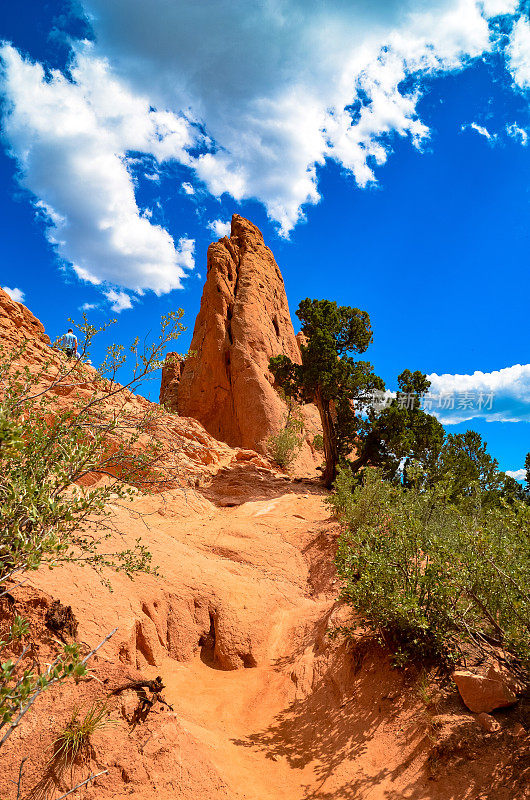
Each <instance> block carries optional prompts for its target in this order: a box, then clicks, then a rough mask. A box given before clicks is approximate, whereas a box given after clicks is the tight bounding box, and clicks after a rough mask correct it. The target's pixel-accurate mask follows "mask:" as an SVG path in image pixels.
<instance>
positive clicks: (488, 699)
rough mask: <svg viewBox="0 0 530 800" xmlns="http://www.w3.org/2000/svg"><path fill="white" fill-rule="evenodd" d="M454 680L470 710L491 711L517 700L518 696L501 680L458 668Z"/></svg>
mask: <svg viewBox="0 0 530 800" xmlns="http://www.w3.org/2000/svg"><path fill="white" fill-rule="evenodd" d="M453 680H454V682H455V683H456V685H457V688H458V691H459V692H460V696H461V698H462V700H463V701H464V703H465V704H466V706H467V707H468V708H469V710H470V711H474V712H475V713H476V714H480V713H482V712H483V711H485V712H486V713H489V712H490V711H494V710H495V709H496V708H505V707H506V706H511V705H513V704H514V703H516V702H517V696H516V694H515V693H514V692H512V690H511V689H509V688H508V686H506V685H505V683H504V682H503V681H501V680H496V679H493V678H488V677H484V675H475V674H474V673H473V672H470V671H469V670H464V669H462V670H456V671H455V672H453Z"/></svg>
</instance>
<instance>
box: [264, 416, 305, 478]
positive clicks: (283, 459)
mask: <svg viewBox="0 0 530 800" xmlns="http://www.w3.org/2000/svg"><path fill="white" fill-rule="evenodd" d="M303 432H304V423H303V420H302V417H301V415H300V413H299V411H298V410H293V409H290V410H289V414H288V417H287V420H286V422H285V426H284V427H283V428H282V430H281V431H279V432H278V433H276V434H274V435H273V436H271V437H269V440H268V442H267V450H268V453H269V455H270V457H271V458H272V460H273V461H274V463H275V464H277V465H278V466H279V467H281V468H282V469H286V468H287V467H288V466H289V465H290V464H292V462H293V461H294V460H295V458H296V456H297V455H298V453H299V452H300V448H301V447H302V444H303V441H304V437H303Z"/></svg>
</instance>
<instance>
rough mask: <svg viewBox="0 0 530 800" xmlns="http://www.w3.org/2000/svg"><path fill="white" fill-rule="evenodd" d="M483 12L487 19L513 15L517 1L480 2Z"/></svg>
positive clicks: (492, 0)
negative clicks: (482, 5)
mask: <svg viewBox="0 0 530 800" xmlns="http://www.w3.org/2000/svg"><path fill="white" fill-rule="evenodd" d="M482 2H483V4H484V12H485V14H486V16H488V17H497V16H500V15H501V14H515V12H516V11H517V6H518V5H519V0H482Z"/></svg>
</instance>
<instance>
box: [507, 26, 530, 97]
mask: <svg viewBox="0 0 530 800" xmlns="http://www.w3.org/2000/svg"><path fill="white" fill-rule="evenodd" d="M506 53H507V58H508V69H509V70H510V72H511V73H512V76H513V79H514V81H515V83H516V84H517V85H518V86H520V87H521V88H523V89H526V88H527V87H528V86H530V22H528V20H527V19H525V18H524V17H520V18H519V19H518V20H517V22H516V23H515V25H514V26H513V30H512V32H511V35H510V42H509V44H508V47H507V48H506Z"/></svg>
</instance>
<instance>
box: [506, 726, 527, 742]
mask: <svg viewBox="0 0 530 800" xmlns="http://www.w3.org/2000/svg"><path fill="white" fill-rule="evenodd" d="M510 733H511V734H512V736H515V737H516V739H520V738H521V737H522V736H526V729H525V728H523V726H522V725H521V723H520V722H516V723H515V725H514V726H513V728H512V729H511V731H510Z"/></svg>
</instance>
